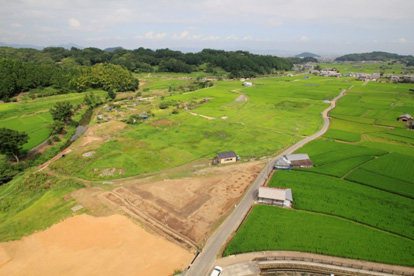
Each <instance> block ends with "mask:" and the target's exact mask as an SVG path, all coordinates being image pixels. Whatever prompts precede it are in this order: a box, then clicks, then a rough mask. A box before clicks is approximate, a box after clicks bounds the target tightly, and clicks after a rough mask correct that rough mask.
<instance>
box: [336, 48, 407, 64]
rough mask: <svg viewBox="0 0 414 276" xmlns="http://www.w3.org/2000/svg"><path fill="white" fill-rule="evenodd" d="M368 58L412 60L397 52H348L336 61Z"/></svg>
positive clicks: (365, 59) (364, 59)
mask: <svg viewBox="0 0 414 276" xmlns="http://www.w3.org/2000/svg"><path fill="white" fill-rule="evenodd" d="M368 60H376V61H388V60H400V61H403V62H408V61H411V62H412V61H413V56H402V55H398V54H392V53H387V52H379V51H377V52H371V53H360V54H348V55H344V56H341V57H338V58H336V61H354V62H360V61H368Z"/></svg>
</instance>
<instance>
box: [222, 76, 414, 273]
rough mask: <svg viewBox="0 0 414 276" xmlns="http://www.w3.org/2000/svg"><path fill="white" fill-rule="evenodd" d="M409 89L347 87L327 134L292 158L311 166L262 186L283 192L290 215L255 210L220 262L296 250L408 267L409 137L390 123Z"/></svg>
mask: <svg viewBox="0 0 414 276" xmlns="http://www.w3.org/2000/svg"><path fill="white" fill-rule="evenodd" d="M411 87H412V86H411V85H407V84H387V83H377V82H370V83H368V84H367V85H365V86H362V85H358V83H355V86H354V87H353V88H352V89H351V90H349V91H348V92H347V94H346V96H345V97H343V98H342V99H340V100H339V101H338V103H337V107H336V108H335V109H334V110H333V111H331V114H330V115H331V116H332V123H331V126H330V129H329V130H328V132H327V133H326V134H325V135H324V136H323V137H322V138H319V139H318V140H315V141H312V142H310V143H308V144H307V145H306V146H304V147H303V148H301V149H300V150H298V152H300V153H308V155H309V156H310V158H311V160H312V161H313V163H314V164H315V166H314V167H313V168H310V169H296V170H292V171H276V172H275V174H274V175H273V177H272V179H271V180H270V181H269V183H268V185H269V186H273V187H283V188H291V189H292V194H293V198H294V201H293V208H294V209H293V210H285V209H282V208H278V207H273V206H255V207H254V209H253V212H252V214H251V215H250V216H249V218H248V219H247V220H246V222H245V224H244V225H243V226H242V227H241V229H240V231H239V232H238V233H237V235H236V236H235V238H234V239H233V240H232V241H231V242H230V243H229V244H228V246H227V248H226V250H225V253H224V254H225V255H231V254H235V253H241V252H249V251H258V250H299V251H305V252H315V253H321V254H327V255H333V256H342V257H349V258H354V259H364V260H370V261H377V262H384V263H391V264H400V265H406V266H413V265H414V254H413V252H414V251H413V249H414V248H413V244H414V235H413V233H414V216H413V214H414V175H413V174H414V157H413V156H414V152H413V150H414V139H413V138H414V136H413V134H414V131H413V130H410V129H408V125H407V124H406V123H404V122H398V121H397V120H396V119H397V118H398V116H400V115H402V114H404V113H409V114H412V113H413V111H414V110H413V109H414V108H413V104H414V95H413V94H412V93H409V88H411ZM344 224H347V225H348V226H344ZM340 225H342V226H340ZM345 229H346V230H345ZM356 229H358V230H356ZM257 233H260V235H258V234H257ZM350 233H352V234H351V235H350V236H348V234H350ZM256 234H257V235H256ZM380 236H381V238H380V239H381V242H379V240H378V241H375V240H376V239H377V238H378V239H379V237H380ZM252 237H254V238H252ZM257 237H260V238H257ZM331 238H332V239H334V240H331ZM384 246H385V247H388V246H391V247H390V248H385V247H384ZM389 250H391V251H389ZM390 252H392V254H389V253H390Z"/></svg>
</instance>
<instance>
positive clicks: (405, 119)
mask: <svg viewBox="0 0 414 276" xmlns="http://www.w3.org/2000/svg"><path fill="white" fill-rule="evenodd" d="M397 120H398V121H400V122H408V121H412V120H413V117H412V116H411V115H410V114H403V115H401V116H400V117H398V118H397Z"/></svg>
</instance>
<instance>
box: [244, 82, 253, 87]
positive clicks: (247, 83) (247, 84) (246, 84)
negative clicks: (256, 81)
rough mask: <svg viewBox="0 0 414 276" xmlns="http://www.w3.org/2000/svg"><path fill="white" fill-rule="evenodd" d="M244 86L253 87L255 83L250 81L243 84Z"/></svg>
mask: <svg viewBox="0 0 414 276" xmlns="http://www.w3.org/2000/svg"><path fill="white" fill-rule="evenodd" d="M243 86H253V83H252V82H250V81H245V82H243Z"/></svg>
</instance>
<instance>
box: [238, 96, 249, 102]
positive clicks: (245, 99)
mask: <svg viewBox="0 0 414 276" xmlns="http://www.w3.org/2000/svg"><path fill="white" fill-rule="evenodd" d="M247 100H248V99H247V97H246V96H245V95H240V96H238V97H237V99H236V102H247Z"/></svg>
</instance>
